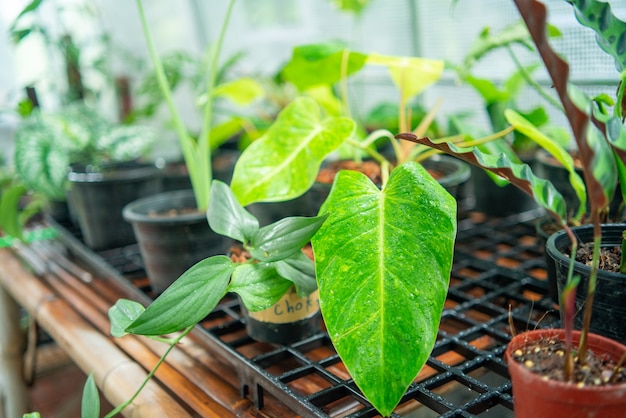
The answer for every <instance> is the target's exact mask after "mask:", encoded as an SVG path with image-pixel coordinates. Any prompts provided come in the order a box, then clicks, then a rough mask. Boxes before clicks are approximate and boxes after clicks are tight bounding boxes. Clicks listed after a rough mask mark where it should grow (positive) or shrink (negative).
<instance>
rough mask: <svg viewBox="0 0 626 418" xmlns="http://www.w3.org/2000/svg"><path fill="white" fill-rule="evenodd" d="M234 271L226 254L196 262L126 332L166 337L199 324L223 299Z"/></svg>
mask: <svg viewBox="0 0 626 418" xmlns="http://www.w3.org/2000/svg"><path fill="white" fill-rule="evenodd" d="M233 270H234V266H233V263H232V261H231V260H230V258H228V257H226V256H223V255H218V256H214V257H211V258H206V259H204V260H202V261H200V262H198V263H196V264H195V265H193V266H192V267H191V268H190V269H189V270H187V271H186V272H184V273H183V274H182V276H180V277H179V278H178V279H177V280H176V281H175V282H174V283H173V284H172V285H171V286H170V287H168V288H167V289H166V290H165V292H163V293H162V294H161V296H159V297H158V298H157V299H156V300H155V301H154V302H153V303H152V304H151V305H150V306H148V308H147V309H146V310H145V311H144V312H143V313H142V314H141V315H140V316H139V318H137V319H136V320H135V321H134V322H133V323H132V324H130V325H129V326H128V327H127V328H126V330H125V331H126V332H128V333H131V334H139V335H163V334H168V333H170V332H175V331H179V330H182V329H183V328H187V327H189V326H191V325H193V324H196V323H197V322H198V321H200V320H202V319H203V318H204V317H205V316H207V315H208V314H209V313H210V312H211V311H212V310H213V309H214V308H215V307H216V306H217V304H218V303H219V301H220V300H221V299H222V297H224V295H225V294H226V288H227V286H228V281H229V278H230V276H231V274H232V272H233Z"/></svg>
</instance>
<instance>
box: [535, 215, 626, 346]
mask: <svg viewBox="0 0 626 418" xmlns="http://www.w3.org/2000/svg"><path fill="white" fill-rule="evenodd" d="M625 229H626V224H607V225H602V246H603V247H612V246H616V245H621V242H622V231H624V230H625ZM572 230H573V231H574V233H575V234H576V236H577V237H578V239H579V242H581V243H586V242H591V241H593V225H585V226H580V227H576V228H572ZM569 248H570V240H569V238H568V236H567V235H566V234H565V232H564V231H561V232H557V233H554V234H552V235H551V236H550V238H548V242H547V251H548V254H549V255H550V257H552V258H553V259H554V261H555V265H556V278H557V284H558V287H559V293H560V292H561V291H562V290H563V288H564V286H565V283H566V281H567V270H568V268H569V263H570V258H569V257H567V256H565V255H564V252H568V251H569ZM574 271H575V273H574V274H580V275H581V282H580V285H579V286H578V291H577V293H576V310H577V315H576V317H575V320H574V325H575V326H576V327H577V328H580V326H581V324H582V313H583V308H584V302H585V298H586V295H587V284H588V281H589V280H588V278H589V274H590V273H591V267H589V266H587V265H585V264H583V263H580V262H578V261H577V262H576V263H575V264H574ZM624 318H626V274H620V273H612V272H608V271H603V270H599V271H598V279H597V285H596V294H595V298H594V303H593V310H592V315H591V332H594V333H596V334H600V335H602V336H605V337H608V338H611V339H614V340H616V341H619V342H621V343H626V321H625V320H624Z"/></svg>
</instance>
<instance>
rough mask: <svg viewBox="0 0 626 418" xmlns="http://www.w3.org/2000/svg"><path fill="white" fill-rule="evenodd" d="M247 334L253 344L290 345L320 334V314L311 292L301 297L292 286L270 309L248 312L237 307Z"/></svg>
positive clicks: (316, 299) (317, 303)
mask: <svg viewBox="0 0 626 418" xmlns="http://www.w3.org/2000/svg"><path fill="white" fill-rule="evenodd" d="M241 307H242V311H243V313H244V317H245V322H246V331H247V332H248V335H249V336H250V337H252V338H253V339H255V340H256V341H261V342H267V343H273V344H292V343H295V342H298V341H301V340H303V339H305V338H307V337H310V336H312V335H315V334H317V333H318V332H320V331H321V323H322V315H321V313H320V306H319V296H318V292H317V291H315V292H313V293H311V294H310V295H309V296H307V297H304V298H301V297H299V296H298V294H297V293H296V291H295V289H294V288H293V287H292V288H291V289H290V290H289V291H287V293H285V295H284V296H283V297H282V298H281V299H280V300H279V301H278V302H276V303H275V304H274V305H273V306H271V307H270V308H268V309H265V310H263V311H260V312H249V311H248V310H247V309H246V308H245V307H244V306H243V304H242V305H241Z"/></svg>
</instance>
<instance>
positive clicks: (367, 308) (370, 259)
mask: <svg viewBox="0 0 626 418" xmlns="http://www.w3.org/2000/svg"><path fill="white" fill-rule="evenodd" d="M320 211H321V212H326V213H328V214H329V217H328V219H327V220H326V222H325V223H324V225H322V228H321V229H320V231H319V232H318V233H317V234H316V235H315V236H314V237H313V249H314V252H315V260H316V272H317V279H318V286H319V292H320V304H321V309H322V315H323V317H324V320H325V323H326V326H327V328H328V332H329V335H330V338H331V340H332V342H333V344H334V346H335V348H336V349H337V352H338V353H339V356H340V357H341V359H342V360H343V362H344V364H345V366H346V368H347V369H348V371H349V372H350V375H351V376H352V377H353V379H354V381H355V382H356V384H357V385H358V386H359V388H360V389H361V390H362V391H363V394H364V395H365V396H366V397H367V398H368V400H370V402H371V403H372V405H374V407H375V408H376V409H377V410H378V411H379V412H380V413H381V414H382V415H384V416H388V415H390V413H391V412H392V410H393V409H394V408H395V406H396V405H397V404H398V402H399V401H400V399H401V397H402V395H403V394H404V393H405V391H406V389H407V387H408V386H409V384H410V383H411V382H412V381H413V379H415V377H416V375H417V374H418V372H419V371H420V370H421V368H422V366H423V365H424V364H425V362H426V360H427V358H428V356H429V354H430V352H431V350H432V348H433V345H434V342H435V337H436V335H437V329H438V325H439V320H440V317H441V313H442V309H443V303H444V301H445V298H446V293H447V288H448V282H449V277H450V276H449V275H450V268H451V266H452V256H453V248H454V238H455V235H456V201H455V200H454V198H453V197H452V196H451V195H450V194H448V192H446V191H445V190H444V189H443V188H442V187H441V186H440V185H439V183H437V181H436V180H434V179H433V177H432V176H431V175H430V174H428V172H427V171H426V170H425V169H424V168H423V167H422V166H421V165H419V164H417V163H407V164H404V165H401V166H399V167H397V168H396V169H395V170H393V172H392V173H391V176H390V178H389V180H388V182H387V184H386V186H385V187H384V189H383V190H382V191H381V190H379V189H378V188H377V187H376V186H375V185H374V184H373V183H372V182H371V181H370V180H369V179H368V178H367V177H366V176H365V175H363V174H361V173H359V172H356V171H342V172H340V173H339V174H338V176H337V178H336V180H335V183H334V184H333V187H332V189H331V192H330V195H329V197H328V199H327V200H326V202H325V203H324V205H323V206H322V208H321V210H320Z"/></svg>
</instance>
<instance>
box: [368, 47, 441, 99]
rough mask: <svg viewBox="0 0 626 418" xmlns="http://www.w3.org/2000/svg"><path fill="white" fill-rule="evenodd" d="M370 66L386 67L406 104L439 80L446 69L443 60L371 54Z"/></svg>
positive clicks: (369, 58)
mask: <svg viewBox="0 0 626 418" xmlns="http://www.w3.org/2000/svg"><path fill="white" fill-rule="evenodd" d="M367 63H368V64H374V65H384V66H386V67H387V68H388V69H389V72H390V73H391V79H392V80H393V82H394V84H395V86H396V87H397V88H398V90H400V92H401V93H402V98H403V100H404V103H407V102H409V101H410V100H411V99H412V98H413V97H415V96H417V95H418V94H420V93H421V92H422V91H423V90H424V89H425V88H426V87H428V86H429V85H431V84H433V83H434V82H436V81H437V80H439V78H441V74H442V72H443V68H444V62H443V61H442V60H433V59H428V58H415V57H393V56H386V55H378V54H370V55H369V57H368V58H367Z"/></svg>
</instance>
